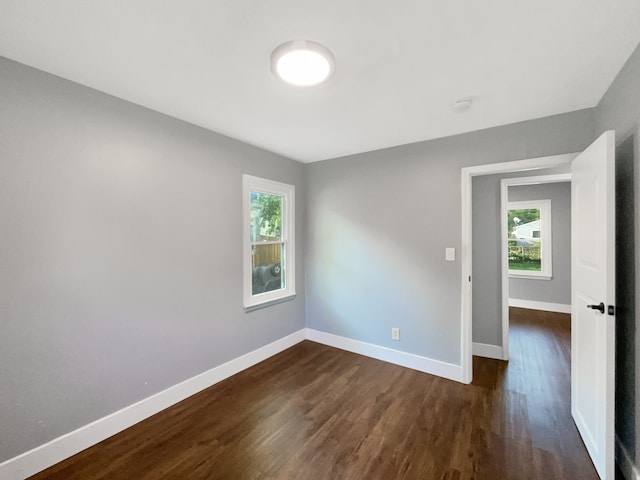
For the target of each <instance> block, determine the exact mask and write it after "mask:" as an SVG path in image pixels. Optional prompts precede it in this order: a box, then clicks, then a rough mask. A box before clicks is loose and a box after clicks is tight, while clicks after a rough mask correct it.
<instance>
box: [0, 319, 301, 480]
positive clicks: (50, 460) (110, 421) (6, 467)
mask: <svg viewBox="0 0 640 480" xmlns="http://www.w3.org/2000/svg"><path fill="white" fill-rule="evenodd" d="M303 340H305V329H302V330H298V331H297V332H295V333H292V334H291V335H288V336H286V337H284V338H281V339H279V340H276V341H275V342H272V343H270V344H268V345H265V346H264V347H260V348H258V349H256V350H253V351H252V352H249V353H247V354H245V355H242V356H241V357H238V358H235V359H233V360H230V361H228V362H227V363H224V364H222V365H220V366H218V367H215V368H212V369H211V370H208V371H206V372H204V373H201V374H199V375H196V376H195V377H192V378H190V379H188V380H185V381H183V382H181V383H178V384H176V385H174V386H172V387H169V388H167V389H166V390H163V391H162V392H159V393H156V394H155V395H152V396H150V397H148V398H145V399H144V400H140V401H139V402H136V403H134V404H132V405H129V406H128V407H125V408H123V409H122V410H118V411H117V412H114V413H112V414H110V415H107V416H106V417H103V418H100V419H98V420H96V421H95V422H92V423H90V424H88V425H85V426H83V427H80V428H78V429H77V430H74V431H73V432H70V433H67V434H65V435H62V436H61V437H58V438H56V439H54V440H51V441H50V442H48V443H45V444H44V445H41V446H39V447H36V448H34V449H33V450H29V451H28V452H25V453H23V454H21V455H18V456H17V457H14V458H10V459H9V460H6V461H4V462H2V463H0V478H2V479H6V480H18V479H24V478H27V477H29V476H31V475H33V474H35V473H37V472H40V471H42V470H44V469H45V468H48V467H50V466H52V465H55V464H56V463H58V462H60V461H62V460H64V459H65V458H68V457H70V456H72V455H75V454H76V453H78V452H80V451H82V450H84V449H85V448H88V447H90V446H92V445H95V444H96V443H99V442H101V441H102V440H105V439H106V438H109V437H110V436H112V435H114V434H116V433H118V432H121V431H122V430H124V429H126V428H129V427H130V426H132V425H135V424H136V423H138V422H140V421H142V420H144V419H145V418H148V417H150V416H151V415H154V414H156V413H158V412H160V411H162V410H164V409H165V408H168V407H170V406H171V405H174V404H176V403H178V402H180V401H182V400H184V399H185V398H188V397H190V396H191V395H194V394H195V393H198V392H200V391H201V390H204V389H205V388H208V387H210V386H211V385H214V384H216V383H218V382H220V381H222V380H224V379H225V378H228V377H230V376H232V375H235V374H236V373H238V372H241V371H242V370H245V369H247V368H249V367H251V366H252V365H255V364H256V363H259V362H261V361H263V360H266V359H267V358H269V357H271V356H273V355H275V354H277V353H280V352H281V351H283V350H286V349H287V348H289V347H291V346H293V345H295V344H297V343H299V342H301V341H303Z"/></svg>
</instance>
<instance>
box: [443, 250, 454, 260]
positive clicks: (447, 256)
mask: <svg viewBox="0 0 640 480" xmlns="http://www.w3.org/2000/svg"><path fill="white" fill-rule="evenodd" d="M444 258H445V260H447V261H449V262H453V261H455V259H456V249H455V248H447V249H445V251H444Z"/></svg>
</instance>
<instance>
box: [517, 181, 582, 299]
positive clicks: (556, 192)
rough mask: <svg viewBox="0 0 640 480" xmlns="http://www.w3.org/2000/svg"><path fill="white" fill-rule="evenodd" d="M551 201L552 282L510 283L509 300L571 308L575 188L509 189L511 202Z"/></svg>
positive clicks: (553, 185)
mask: <svg viewBox="0 0 640 480" xmlns="http://www.w3.org/2000/svg"><path fill="white" fill-rule="evenodd" d="M541 199H550V200H551V235H552V237H551V244H552V275H553V277H552V278H551V280H539V279H535V278H515V277H512V278H510V279H509V298H517V299H520V300H532V301H535V302H550V303H560V304H563V305H571V184H570V183H566V182H565V183H547V184H542V185H521V186H513V187H509V201H510V202H516V201H521V200H541Z"/></svg>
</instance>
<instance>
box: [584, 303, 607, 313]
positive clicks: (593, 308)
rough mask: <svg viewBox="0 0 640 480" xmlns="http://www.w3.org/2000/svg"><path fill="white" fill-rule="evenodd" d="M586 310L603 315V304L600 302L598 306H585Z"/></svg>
mask: <svg viewBox="0 0 640 480" xmlns="http://www.w3.org/2000/svg"><path fill="white" fill-rule="evenodd" d="M587 308H591V309H592V310H600V313H604V303H602V302H600V305H587Z"/></svg>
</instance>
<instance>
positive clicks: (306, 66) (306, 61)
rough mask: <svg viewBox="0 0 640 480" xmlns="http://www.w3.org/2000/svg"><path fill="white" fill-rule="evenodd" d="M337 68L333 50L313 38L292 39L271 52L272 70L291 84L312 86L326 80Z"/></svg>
mask: <svg viewBox="0 0 640 480" xmlns="http://www.w3.org/2000/svg"><path fill="white" fill-rule="evenodd" d="M334 69H335V60H334V58H333V54H332V53H331V51H330V50H329V49H328V48H327V47H325V46H324V45H321V44H319V43H317V42H312V41H311V40H291V41H289V42H285V43H283V44H282V45H280V46H278V47H277V48H276V49H275V50H274V51H273V53H272V54H271V71H272V72H273V74H274V75H275V76H276V77H278V78H280V79H282V80H284V81H285V82H287V83H290V84H291V85H296V86H298V87H311V86H313V85H318V84H319V83H322V82H324V81H326V80H327V79H328V78H329V77H330V76H331V74H332V73H333V70H334Z"/></svg>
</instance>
